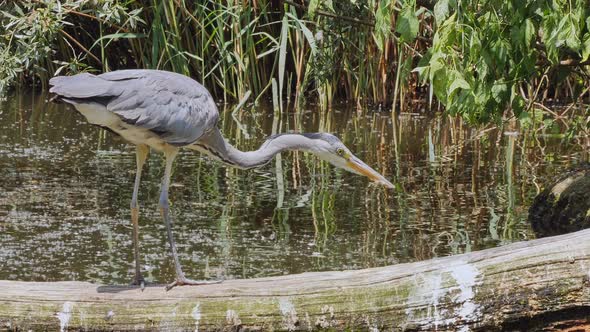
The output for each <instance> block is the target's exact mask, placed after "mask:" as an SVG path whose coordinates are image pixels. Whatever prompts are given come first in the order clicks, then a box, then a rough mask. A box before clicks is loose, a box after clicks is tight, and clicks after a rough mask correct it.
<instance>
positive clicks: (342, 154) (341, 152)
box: [336, 148, 344, 157]
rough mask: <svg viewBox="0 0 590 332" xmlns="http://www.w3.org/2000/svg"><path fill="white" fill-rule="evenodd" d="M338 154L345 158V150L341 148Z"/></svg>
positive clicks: (337, 151)
mask: <svg viewBox="0 0 590 332" xmlns="http://www.w3.org/2000/svg"><path fill="white" fill-rule="evenodd" d="M336 153H337V154H338V155H339V156H340V157H343V156H344V149H343V148H339V149H338V150H336Z"/></svg>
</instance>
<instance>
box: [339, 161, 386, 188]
mask: <svg viewBox="0 0 590 332" xmlns="http://www.w3.org/2000/svg"><path fill="white" fill-rule="evenodd" d="M346 166H348V167H349V168H350V169H351V170H352V171H353V172H355V173H357V174H360V175H364V176H366V177H368V178H369V179H371V180H373V181H375V182H377V183H379V184H382V185H384V186H385V187H387V188H395V187H394V186H393V184H392V183H391V182H389V181H388V180H387V179H386V178H385V177H383V175H381V174H379V172H377V171H376V170H374V169H372V168H371V167H369V165H367V164H365V163H364V162H363V161H362V160H360V159H359V158H357V157H355V156H350V158H349V159H348V161H347V162H346Z"/></svg>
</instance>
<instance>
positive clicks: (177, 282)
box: [166, 277, 225, 291]
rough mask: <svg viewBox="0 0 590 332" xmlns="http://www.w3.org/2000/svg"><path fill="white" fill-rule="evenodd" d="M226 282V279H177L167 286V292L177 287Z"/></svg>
mask: <svg viewBox="0 0 590 332" xmlns="http://www.w3.org/2000/svg"><path fill="white" fill-rule="evenodd" d="M224 280H225V277H222V278H221V279H219V280H192V279H187V278H184V277H182V278H176V280H175V281H174V282H172V283H170V284H168V285H166V291H169V290H171V289H172V288H174V287H176V286H199V285H212V284H220V283H222V282H223V281H224Z"/></svg>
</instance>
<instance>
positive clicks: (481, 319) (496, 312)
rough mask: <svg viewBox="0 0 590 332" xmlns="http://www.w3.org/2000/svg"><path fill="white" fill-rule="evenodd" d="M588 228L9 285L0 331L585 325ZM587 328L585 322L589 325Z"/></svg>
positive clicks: (589, 295) (1, 299) (2, 298)
mask: <svg viewBox="0 0 590 332" xmlns="http://www.w3.org/2000/svg"><path fill="white" fill-rule="evenodd" d="M589 238H590V230H583V231H579V232H576V233H572V234H567V235H561V236H556V237H550V238H544V239H539V240H532V241H528V242H520V243H515V244H510V245H506V246H503V247H499V248H493V249H487V250H482V251H479V252H473V253H469V254H463V255H457V256H452V257H444V258H439V259H433V260H428V261H422V262H416V263H409V264H399V265H394V266H387V267H381V268H371V269H364V270H358V271H341V272H317V273H303V274H297V275H288V276H281V277H271V278H260V279H246V280H227V281H225V282H224V283H222V284H217V285H207V286H198V287H177V288H174V289H172V290H170V291H169V292H166V291H165V290H164V287H163V286H157V287H156V286H152V287H147V288H146V289H145V291H143V292H142V291H141V290H139V289H138V288H129V287H122V286H101V285H94V284H90V283H86V282H43V283H40V282H20V281H0V329H2V328H8V329H11V330H24V331H26V330H29V329H30V330H52V331H54V330H58V329H61V330H62V331H64V330H145V329H150V330H175V331H176V330H195V331H196V330H199V331H204V330H240V331H243V330H264V331H266V330H315V329H320V328H331V329H334V330H342V329H347V328H348V329H355V330H405V331H411V330H439V331H444V330H453V331H457V330H485V331H490V330H514V329H516V330H533V329H537V328H541V327H551V326H558V327H557V328H556V329H561V328H565V327H567V324H574V325H576V326H581V325H584V324H588V321H587V319H588V318H587V317H588V313H589V312H590V281H589V277H590V261H589V260H590V241H589V240H588V239H589ZM584 326H586V325H584Z"/></svg>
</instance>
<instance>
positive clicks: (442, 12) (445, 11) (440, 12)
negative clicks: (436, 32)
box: [434, 0, 449, 25]
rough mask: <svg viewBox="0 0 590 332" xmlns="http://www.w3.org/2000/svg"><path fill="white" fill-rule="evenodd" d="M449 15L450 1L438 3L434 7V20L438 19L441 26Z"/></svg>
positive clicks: (441, 0) (437, 21) (442, 0)
mask: <svg viewBox="0 0 590 332" xmlns="http://www.w3.org/2000/svg"><path fill="white" fill-rule="evenodd" d="M447 15H449V0H440V1H437V2H436V4H435V5H434V18H435V19H436V24H438V25H440V24H441V23H442V22H443V21H444V19H445V18H446V17H447Z"/></svg>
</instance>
